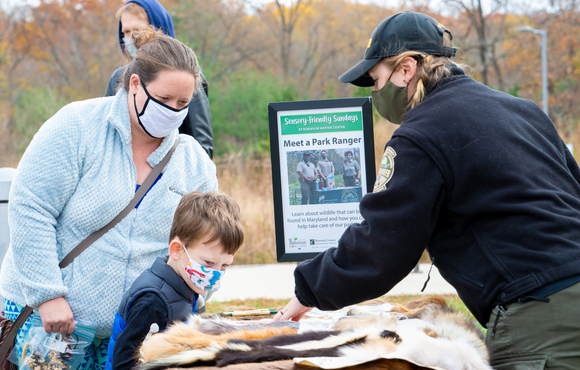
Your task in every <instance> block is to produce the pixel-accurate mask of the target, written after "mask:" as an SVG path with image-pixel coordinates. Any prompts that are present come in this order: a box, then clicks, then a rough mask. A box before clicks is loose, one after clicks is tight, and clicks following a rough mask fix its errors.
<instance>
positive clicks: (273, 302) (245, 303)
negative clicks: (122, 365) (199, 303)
mask: <svg viewBox="0 0 580 370" xmlns="http://www.w3.org/2000/svg"><path fill="white" fill-rule="evenodd" d="M430 296H434V295H421V294H416V295H397V296H395V295H390V296H383V297H380V298H379V299H378V300H377V301H376V302H375V300H373V301H369V302H367V304H370V303H371V302H372V303H377V302H378V301H379V300H380V301H381V302H389V303H405V302H409V301H412V300H415V299H419V298H426V297H430ZM438 296H439V297H443V298H444V299H445V301H446V302H447V305H448V306H449V307H451V308H452V309H453V310H454V311H457V312H462V313H464V314H466V315H467V316H469V317H470V318H471V319H472V320H473V321H474V322H475V323H476V324H477V325H478V326H479V324H478V323H477V321H476V320H475V318H474V317H473V315H472V314H471V312H469V310H468V309H467V307H465V304H464V303H463V301H461V299H460V298H459V296H458V295H457V294H439V295H438ZM288 301H289V300H288V299H271V298H256V299H246V300H241V299H236V300H233V301H227V302H212V301H209V302H207V303H206V306H205V308H206V313H208V314H215V313H220V312H227V311H233V310H234V309H236V310H242V309H244V310H246V309H262V308H271V309H275V310H276V311H279V310H281V309H283V308H284V306H286V304H287V303H288ZM361 304H365V302H363V303H361ZM272 316H273V315H272ZM260 318H263V317H260ZM482 329H484V328H482Z"/></svg>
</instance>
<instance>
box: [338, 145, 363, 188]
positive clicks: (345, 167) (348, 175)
mask: <svg viewBox="0 0 580 370" xmlns="http://www.w3.org/2000/svg"><path fill="white" fill-rule="evenodd" d="M344 157H345V158H346V159H345V160H344V161H343V162H342V182H343V183H344V186H355V185H358V184H359V179H360V165H359V164H358V162H357V161H356V160H354V159H353V158H352V152H351V151H350V150H347V151H346V152H344Z"/></svg>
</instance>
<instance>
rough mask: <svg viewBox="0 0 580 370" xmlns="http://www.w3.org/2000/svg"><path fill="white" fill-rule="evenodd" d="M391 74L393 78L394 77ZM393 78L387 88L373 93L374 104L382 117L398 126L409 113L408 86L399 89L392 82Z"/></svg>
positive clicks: (388, 82) (388, 81) (384, 87)
mask: <svg viewBox="0 0 580 370" xmlns="http://www.w3.org/2000/svg"><path fill="white" fill-rule="evenodd" d="M393 72H394V71H393ZM393 72H391V76H392V75H393ZM391 76H389V79H388V80H387V83H386V84H385V86H383V88H382V89H380V90H379V91H373V92H372V93H371V95H372V97H373V104H374V106H375V109H376V110H377V112H378V113H379V114H380V115H381V117H383V118H385V119H387V120H388V121H389V122H392V123H394V124H396V125H400V124H401V123H402V122H403V117H404V116H405V113H406V112H407V103H408V102H409V100H408V97H407V86H408V85H407V86H403V87H399V86H397V85H395V84H393V83H392V82H391Z"/></svg>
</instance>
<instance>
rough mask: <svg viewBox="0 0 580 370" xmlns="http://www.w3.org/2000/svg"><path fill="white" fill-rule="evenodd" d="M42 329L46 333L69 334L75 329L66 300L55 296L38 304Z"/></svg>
mask: <svg viewBox="0 0 580 370" xmlns="http://www.w3.org/2000/svg"><path fill="white" fill-rule="evenodd" d="M38 313H39V314H40V318H41V319H42V325H43V326H44V331H45V332H47V333H60V334H62V335H64V334H70V333H72V332H73V331H74V330H75V321H74V317H73V313H72V311H71V309H70V306H69V305H68V302H67V301H66V300H65V299H64V298H63V297H59V298H55V299H51V300H50V301H46V302H44V303H43V304H41V305H40V306H38Z"/></svg>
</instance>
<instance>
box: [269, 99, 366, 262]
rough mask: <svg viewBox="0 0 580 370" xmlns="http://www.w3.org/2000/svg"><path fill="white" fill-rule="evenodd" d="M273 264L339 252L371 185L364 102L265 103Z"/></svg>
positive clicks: (331, 100) (356, 219) (360, 219)
mask: <svg viewBox="0 0 580 370" xmlns="http://www.w3.org/2000/svg"><path fill="white" fill-rule="evenodd" d="M268 115H269V124H270V148H271V155H272V182H273V187H274V211H275V212H274V214H275V225H276V252H277V257H278V262H289V261H303V260H305V259H308V258H312V257H315V256H316V255H317V254H319V253H320V252H323V251H325V250H326V249H328V248H330V247H336V246H338V240H339V239H340V236H341V235H342V233H343V232H344V230H345V229H346V228H347V227H348V226H349V225H350V224H352V223H355V222H360V221H362V217H361V215H360V212H359V202H360V200H361V198H362V197H363V196H364V195H365V194H366V193H367V192H371V191H372V187H373V184H374V181H375V161H374V142H373V122H372V110H371V100H370V98H349V99H329V100H310V101H295V102H282V103H270V104H269V105H268Z"/></svg>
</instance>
